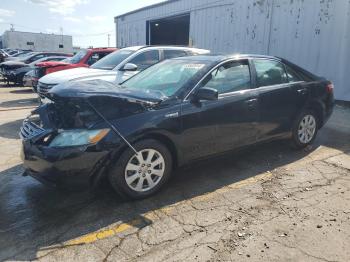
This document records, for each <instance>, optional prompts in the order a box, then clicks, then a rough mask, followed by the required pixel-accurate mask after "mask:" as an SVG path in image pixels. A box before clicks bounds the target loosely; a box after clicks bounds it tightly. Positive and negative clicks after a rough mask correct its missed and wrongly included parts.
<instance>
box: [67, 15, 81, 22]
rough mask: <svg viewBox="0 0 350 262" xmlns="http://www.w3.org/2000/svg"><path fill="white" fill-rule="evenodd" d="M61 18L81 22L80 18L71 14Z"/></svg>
mask: <svg viewBox="0 0 350 262" xmlns="http://www.w3.org/2000/svg"><path fill="white" fill-rule="evenodd" d="M63 20H65V21H69V22H74V23H81V19H79V18H76V17H73V16H66V17H64V18H63Z"/></svg>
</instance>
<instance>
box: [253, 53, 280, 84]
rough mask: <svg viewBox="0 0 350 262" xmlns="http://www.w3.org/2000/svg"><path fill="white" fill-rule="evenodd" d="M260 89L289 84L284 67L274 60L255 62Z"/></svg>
mask: <svg viewBox="0 0 350 262" xmlns="http://www.w3.org/2000/svg"><path fill="white" fill-rule="evenodd" d="M254 65H255V69H256V74H257V84H258V87H261V86H272V85H280V84H284V83H287V74H286V72H285V70H284V66H283V65H282V64H281V63H279V62H277V61H273V60H263V59H259V60H254Z"/></svg>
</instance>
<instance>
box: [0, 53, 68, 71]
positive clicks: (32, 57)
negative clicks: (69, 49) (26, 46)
mask: <svg viewBox="0 0 350 262" xmlns="http://www.w3.org/2000/svg"><path fill="white" fill-rule="evenodd" d="M50 56H65V57H70V56H71V54H65V53H56V52H32V53H29V55H27V56H24V57H23V58H20V59H19V60H16V61H6V62H3V63H0V72H1V74H2V75H3V76H5V75H7V74H8V73H9V72H11V71H14V70H16V69H18V68H21V67H24V66H26V65H28V64H30V63H32V62H34V61H37V60H39V59H41V58H45V57H50Z"/></svg>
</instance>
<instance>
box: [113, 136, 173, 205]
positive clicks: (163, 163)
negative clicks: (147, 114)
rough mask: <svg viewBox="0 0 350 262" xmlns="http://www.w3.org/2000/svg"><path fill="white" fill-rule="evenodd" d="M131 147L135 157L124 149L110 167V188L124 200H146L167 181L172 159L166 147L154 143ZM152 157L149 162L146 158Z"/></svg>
mask: <svg viewBox="0 0 350 262" xmlns="http://www.w3.org/2000/svg"><path fill="white" fill-rule="evenodd" d="M133 146H134V147H135V149H136V150H137V151H138V153H139V154H138V156H136V154H135V153H134V151H132V150H131V149H130V148H127V149H126V150H125V151H124V152H123V153H122V154H121V155H120V157H119V159H118V161H117V162H116V163H115V164H114V165H113V166H112V167H111V170H110V172H109V173H108V179H109V181H110V183H111V185H112V187H113V189H114V190H115V191H116V192H117V193H119V194H120V195H121V196H123V197H127V198H131V199H142V198H147V197H149V196H151V195H153V194H155V193H156V192H158V191H159V190H160V189H161V188H162V186H163V185H164V184H165V183H166V182H167V181H168V180H169V178H170V175H171V171H172V156H171V154H170V152H169V150H168V149H167V147H166V146H165V145H163V144H162V143H160V142H158V141H157V140H153V139H146V140H142V141H139V142H137V143H136V144H135V145H133ZM152 154H153V157H152V159H148V157H149V156H150V155H152ZM127 180H128V182H127ZM152 182H153V184H152Z"/></svg>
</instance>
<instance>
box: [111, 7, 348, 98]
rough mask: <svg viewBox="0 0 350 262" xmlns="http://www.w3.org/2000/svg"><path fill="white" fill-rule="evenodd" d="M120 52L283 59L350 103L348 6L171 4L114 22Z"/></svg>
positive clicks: (136, 13)
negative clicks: (140, 48)
mask: <svg viewBox="0 0 350 262" xmlns="http://www.w3.org/2000/svg"><path fill="white" fill-rule="evenodd" d="M115 23H116V36H117V39H116V41H117V46H118V47H126V46H132V45H144V44H179V45H191V46H195V47H199V48H207V49H211V50H212V51H213V52H224V53H237V52H239V53H258V54H269V55H276V56H280V57H284V58H286V59H288V60H290V61H292V62H294V63H296V64H298V65H300V66H303V67H304V68H306V69H308V70H310V71H311V72H313V73H315V74H318V75H322V76H325V77H327V78H328V79H331V80H332V81H333V82H334V83H335V86H336V90H335V94H336V98H337V99H339V100H346V101H350V82H349V81H348V78H347V77H348V75H350V1H349V0H169V1H165V2H162V3H159V4H155V5H152V6H149V7H145V8H142V9H139V10H135V11H133V12H129V13H126V14H123V15H120V16H117V17H115Z"/></svg>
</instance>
